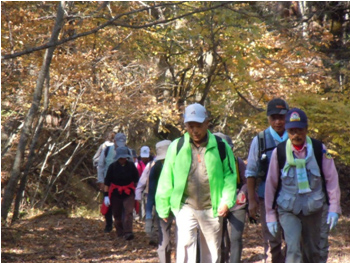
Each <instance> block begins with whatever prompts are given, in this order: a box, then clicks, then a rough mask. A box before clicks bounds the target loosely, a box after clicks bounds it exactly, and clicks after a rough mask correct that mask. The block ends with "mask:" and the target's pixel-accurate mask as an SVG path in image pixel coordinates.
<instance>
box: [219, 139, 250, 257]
mask: <svg viewBox="0 0 350 263" xmlns="http://www.w3.org/2000/svg"><path fill="white" fill-rule="evenodd" d="M214 135H216V136H219V137H221V138H222V139H224V140H226V142H227V143H228V145H229V146H230V147H231V149H232V151H233V142H232V139H231V137H230V136H228V135H225V134H223V133H221V132H217V133H214ZM235 163H236V171H237V173H238V175H237V195H236V196H237V197H236V204H235V205H234V206H233V207H232V208H231V209H230V212H229V214H228V216H227V217H226V218H225V219H224V226H223V233H222V236H223V242H222V245H221V249H222V250H224V251H222V254H221V255H222V256H221V262H222V263H224V262H230V263H240V262H241V256H242V250H243V230H244V225H245V218H246V213H247V205H248V202H247V184H246V183H247V179H246V177H245V169H246V165H245V163H244V161H243V160H242V159H241V158H239V157H236V156H235ZM227 237H228V238H227Z"/></svg>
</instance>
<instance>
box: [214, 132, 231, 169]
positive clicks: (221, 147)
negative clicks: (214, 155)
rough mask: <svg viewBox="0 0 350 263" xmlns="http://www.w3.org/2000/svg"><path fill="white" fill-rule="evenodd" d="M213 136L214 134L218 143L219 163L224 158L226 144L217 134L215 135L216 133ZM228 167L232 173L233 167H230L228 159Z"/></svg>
mask: <svg viewBox="0 0 350 263" xmlns="http://www.w3.org/2000/svg"><path fill="white" fill-rule="evenodd" d="M214 136H215V139H216V142H217V144H218V150H219V154H220V159H221V163H223V162H224V160H225V158H226V145H225V143H224V142H223V141H222V139H221V138H220V137H219V136H216V135H214ZM228 167H229V168H230V171H231V173H233V169H232V167H231V164H230V161H228Z"/></svg>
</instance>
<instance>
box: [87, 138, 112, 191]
mask: <svg viewBox="0 0 350 263" xmlns="http://www.w3.org/2000/svg"><path fill="white" fill-rule="evenodd" d="M114 136H115V132H113V131H111V132H109V133H108V134H107V138H106V141H105V142H104V143H102V144H101V145H100V147H98V150H97V152H96V153H95V155H94V157H93V158H92V163H93V165H94V167H96V169H98V168H97V167H98V160H99V158H100V155H101V153H102V152H103V151H104V149H105V148H106V147H108V146H112V145H114ZM103 183H104V180H103V178H99V177H98V176H97V184H98V188H99V189H100V191H103Z"/></svg>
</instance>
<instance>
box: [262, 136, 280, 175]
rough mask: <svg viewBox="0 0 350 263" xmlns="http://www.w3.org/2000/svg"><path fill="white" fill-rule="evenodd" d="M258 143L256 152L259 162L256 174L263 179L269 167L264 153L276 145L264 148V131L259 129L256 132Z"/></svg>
mask: <svg viewBox="0 0 350 263" xmlns="http://www.w3.org/2000/svg"><path fill="white" fill-rule="evenodd" d="M258 144H259V153H258V159H259V162H260V167H259V174H258V176H259V177H260V178H261V179H262V180H263V181H265V180H266V175H267V172H268V169H269V161H268V159H267V155H266V153H267V152H269V151H273V150H274V149H275V148H276V146H273V147H270V148H266V139H265V131H261V132H259V134H258Z"/></svg>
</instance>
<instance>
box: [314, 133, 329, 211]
mask: <svg viewBox="0 0 350 263" xmlns="http://www.w3.org/2000/svg"><path fill="white" fill-rule="evenodd" d="M311 141H312V148H313V150H314V155H315V158H316V161H317V164H318V168H319V169H320V173H321V178H322V187H323V191H324V192H325V194H326V202H327V204H328V205H329V196H328V192H327V187H326V180H325V178H324V174H323V169H322V159H323V143H322V141H319V140H316V139H312V138H311Z"/></svg>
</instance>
